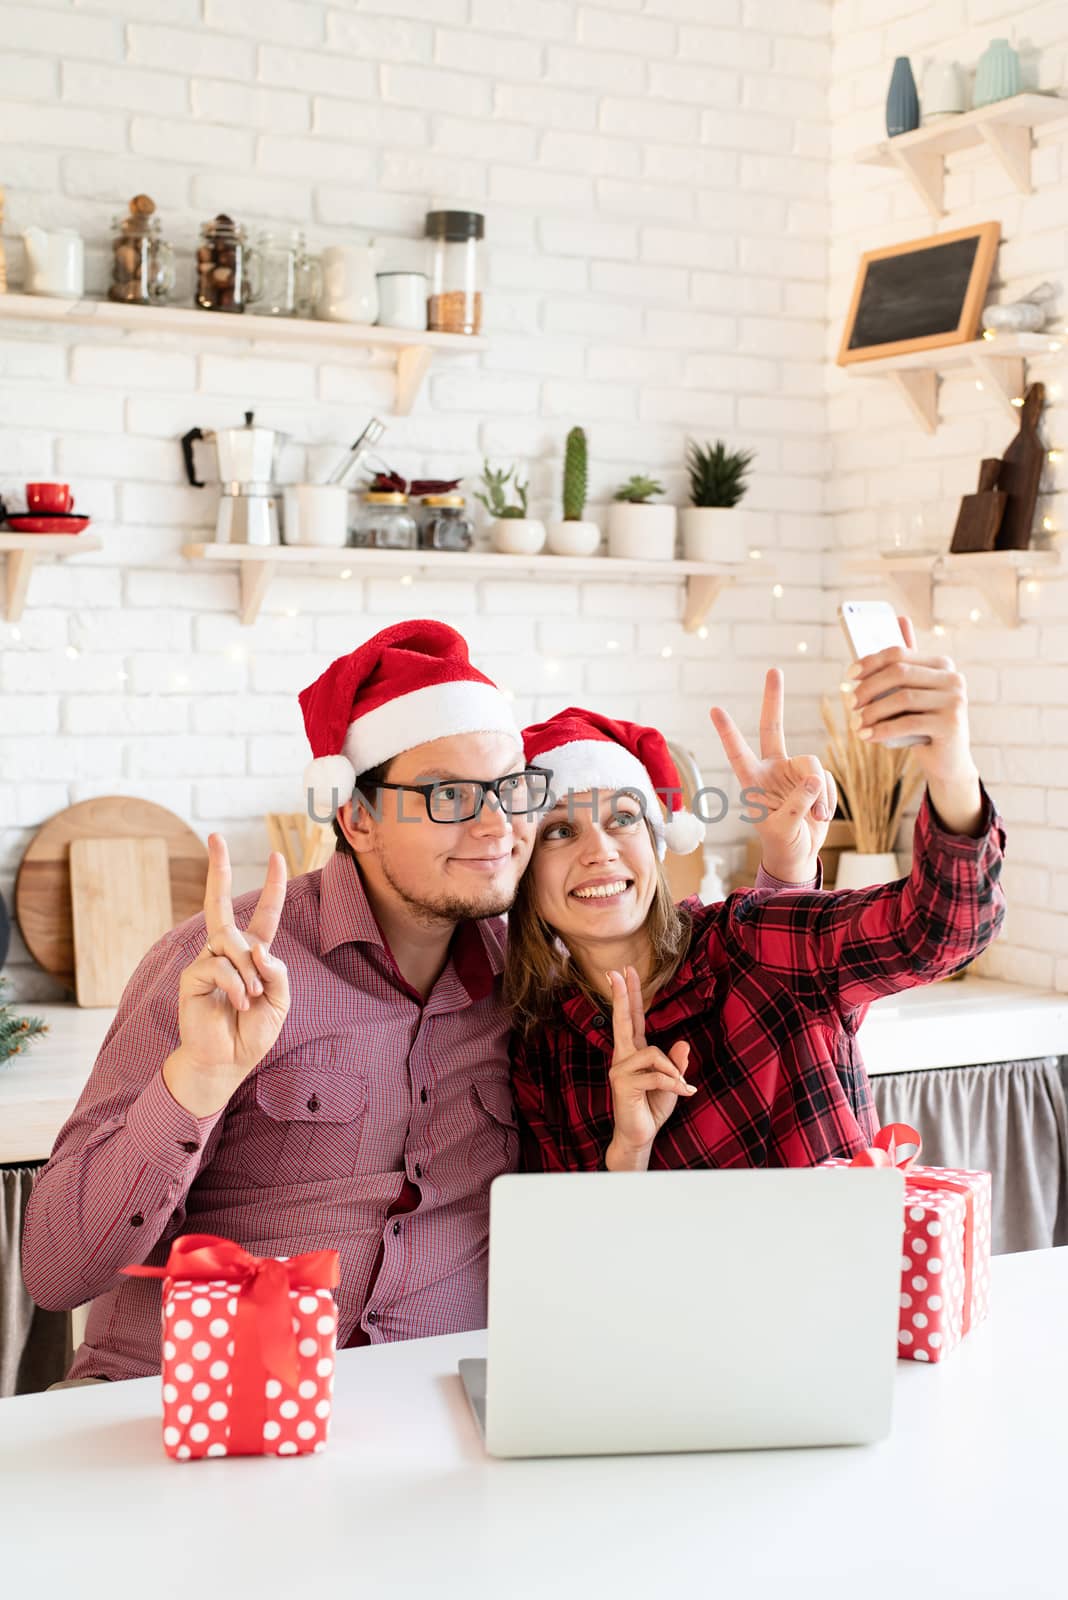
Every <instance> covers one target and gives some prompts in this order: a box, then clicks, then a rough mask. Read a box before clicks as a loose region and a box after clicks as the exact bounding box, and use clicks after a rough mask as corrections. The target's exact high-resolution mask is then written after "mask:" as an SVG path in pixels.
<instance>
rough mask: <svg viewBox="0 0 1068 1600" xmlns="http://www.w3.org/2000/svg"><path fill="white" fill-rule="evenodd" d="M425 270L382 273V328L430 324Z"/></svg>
mask: <svg viewBox="0 0 1068 1600" xmlns="http://www.w3.org/2000/svg"><path fill="white" fill-rule="evenodd" d="M426 286H427V276H426V273H425V272H380V273H379V274H378V323H379V326H380V327H382V328H415V329H417V330H422V329H424V328H425V327H426Z"/></svg>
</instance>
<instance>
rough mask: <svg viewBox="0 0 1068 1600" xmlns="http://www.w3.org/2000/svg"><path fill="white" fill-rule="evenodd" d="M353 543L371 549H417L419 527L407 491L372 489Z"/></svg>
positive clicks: (354, 528)
mask: <svg viewBox="0 0 1068 1600" xmlns="http://www.w3.org/2000/svg"><path fill="white" fill-rule="evenodd" d="M349 542H350V544H353V545H356V546H358V547H359V548H360V549H364V550H368V549H374V550H415V549H416V548H417V546H418V530H417V528H416V524H415V518H414V517H413V516H412V514H411V512H410V511H409V510H408V496H407V495H406V494H388V493H384V492H379V491H377V490H374V489H369V490H368V491H367V493H366V494H365V495H364V497H363V505H362V506H361V508H360V510H359V511H358V512H357V514H356V520H355V522H354V523H353V525H352V532H351V537H350V540H349Z"/></svg>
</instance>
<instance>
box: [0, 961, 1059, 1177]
mask: <svg viewBox="0 0 1068 1600" xmlns="http://www.w3.org/2000/svg"><path fill="white" fill-rule="evenodd" d="M23 1009H24V1010H25V1011H27V1012H32V1013H33V1014H34V1015H35V1016H40V1017H41V1018H42V1020H43V1021H45V1022H47V1023H48V1024H49V1032H48V1034H47V1035H46V1036H45V1037H44V1038H43V1039H39V1040H37V1041H36V1042H35V1043H34V1044H32V1045H30V1046H29V1047H28V1048H27V1050H26V1052H25V1054H24V1055H22V1056H19V1057H17V1058H16V1059H15V1060H14V1061H13V1062H8V1063H7V1064H6V1065H5V1066H0V1162H30V1161H44V1160H46V1159H47V1157H48V1155H49V1154H50V1152H51V1149H52V1145H53V1143H54V1142H55V1137H56V1134H57V1133H58V1132H59V1130H60V1128H61V1127H62V1126H63V1124H64V1122H65V1121H66V1120H67V1118H68V1116H69V1115H70V1113H71V1111H72V1110H73V1108H74V1105H75V1102H76V1101H77V1099H78V1096H79V1095H80V1093H81V1091H82V1087H83V1085H84V1083H85V1080H86V1078H87V1077H88V1075H89V1072H90V1070H91V1068H92V1065H93V1062H94V1061H95V1059H96V1055H97V1051H98V1050H99V1049H100V1045H101V1043H102V1041H103V1038H104V1035H105V1033H106V1032H107V1030H108V1028H109V1027H110V1025H111V1021H112V1018H113V1017H114V1015H115V1013H114V1011H113V1010H110V1009H105V1008H102V1009H93V1010H88V1009H85V1010H83V1009H81V1008H80V1007H78V1006H75V1005H47V1006H34V1005H32V1004H27V1005H26V1006H25V1007H24V1008H23ZM859 1037H860V1046H861V1050H862V1052H863V1055H864V1060H865V1063H866V1064H867V1068H868V1071H869V1073H870V1074H871V1075H872V1076H875V1075H877V1074H880V1073H885V1072H920V1071H923V1070H925V1069H928V1068H931V1067H960V1066H973V1065H982V1064H984V1063H985V1062H990V1061H1015V1060H1022V1059H1027V1058H1030V1057H1033V1056H1048V1055H1068V994H1051V993H1049V992H1048V991H1046V990H1043V989H1029V988H1026V987H1024V986H1023V985H1022V984H1014V983H1002V982H1000V981H998V980H996V979H993V978H977V977H967V978H962V979H961V980H960V981H959V982H954V983H936V984H931V985H930V986H929V987H927V988H925V989H910V990H909V991H907V993H905V994H900V995H890V996H888V997H887V998H886V999H885V1000H876V1001H875V1002H874V1003H873V1004H872V1006H871V1008H870V1010H869V1012H868V1015H867V1017H866V1018H865V1019H864V1022H863V1023H862V1024H861V1028H860V1035H859Z"/></svg>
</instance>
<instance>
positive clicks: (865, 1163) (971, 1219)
mask: <svg viewBox="0 0 1068 1600" xmlns="http://www.w3.org/2000/svg"><path fill="white" fill-rule="evenodd" d="M902 1145H906V1146H909V1145H911V1147H912V1149H911V1152H910V1153H909V1154H907V1155H905V1156H902V1155H901V1146H902ZM922 1148H923V1141H922V1140H921V1138H920V1136H919V1134H918V1133H917V1131H916V1129H915V1128H910V1127H909V1125H908V1123H907V1122H888V1123H887V1125H886V1127H885V1128H880V1129H879V1132H878V1133H877V1134H876V1135H875V1139H874V1141H873V1143H872V1144H870V1145H869V1146H868V1148H867V1149H866V1150H861V1151H859V1152H858V1153H857V1154H856V1155H855V1156H854V1157H853V1159H852V1161H851V1162H850V1163H849V1165H850V1166H851V1167H898V1168H899V1169H900V1170H901V1171H902V1172H903V1173H904V1174H905V1177H906V1181H907V1182H908V1183H910V1184H911V1185H912V1187H913V1188H914V1189H950V1190H952V1191H953V1193H954V1194H962V1195H963V1196H964V1317H963V1322H962V1325H961V1333H962V1336H963V1334H965V1333H967V1332H968V1329H969V1328H970V1327H971V1325H972V1272H973V1258H974V1254H975V1246H974V1237H975V1192H974V1190H973V1189H972V1187H971V1185H970V1184H967V1183H965V1182H963V1180H962V1179H960V1178H947V1177H946V1176H945V1175H944V1174H939V1173H935V1172H931V1171H929V1170H928V1171H924V1172H917V1171H915V1170H914V1169H913V1162H914V1161H917V1160H919V1155H920V1151H921V1149H922ZM899 1158H900V1159H899Z"/></svg>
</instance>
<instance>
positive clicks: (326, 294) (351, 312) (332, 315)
mask: <svg viewBox="0 0 1068 1600" xmlns="http://www.w3.org/2000/svg"><path fill="white" fill-rule="evenodd" d="M322 260H323V287H322V293H321V295H320V298H319V315H320V316H321V317H325V318H326V319H327V321H328V322H366V323H370V322H374V320H375V318H376V317H377V316H378V286H377V284H376V282H375V252H374V249H373V247H372V246H371V245H365V244H361V245H353V244H332V245H329V246H328V247H327V249H325V250H324V251H323V257H322Z"/></svg>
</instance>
